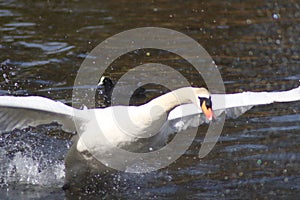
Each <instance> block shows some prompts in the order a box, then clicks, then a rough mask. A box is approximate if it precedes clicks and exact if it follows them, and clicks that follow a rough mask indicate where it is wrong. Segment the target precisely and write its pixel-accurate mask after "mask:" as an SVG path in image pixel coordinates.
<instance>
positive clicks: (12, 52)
mask: <svg viewBox="0 0 300 200" xmlns="http://www.w3.org/2000/svg"><path fill="white" fill-rule="evenodd" d="M0 5H1V6H0V16H1V18H0V31H1V34H0V37H1V43H0V52H1V53H0V62H1V64H2V66H1V68H0V72H1V76H0V93H1V95H22V96H24V95H40V96H45V97H49V98H51V99H55V100H60V101H62V102H64V103H67V104H70V103H71V94H72V85H73V82H74V79H75V77H76V73H77V70H78V68H79V66H80V64H81V63H82V61H83V59H84V58H85V56H86V55H87V54H88V52H90V51H91V50H92V49H93V48H94V47H95V46H96V45H97V44H99V43H100V42H101V41H103V40H104V39H106V38H108V37H110V36H112V35H114V34H116V33H119V32H121V31H124V30H127V29H130V28H136V27H143V26H157V27H165V28H171V29H174V30H177V31H180V32H183V33H185V34H187V35H188V36H190V37H192V38H194V39H195V40H197V41H198V42H199V43H200V44H201V45H202V46H203V47H204V48H205V49H206V50H207V51H208V52H209V54H210V55H211V56H212V57H213V59H214V60H215V62H216V64H217V65H218V67H219V70H220V72H221V74H222V78H223V80H224V82H225V87H226V91H227V92H228V93H230V92H242V91H247V90H251V91H262V90H265V91H274V90H287V89H291V88H293V87H296V86H298V84H299V82H298V80H299V79H300V70H299V69H300V68H299V63H300V60H299V53H300V48H299V46H300V39H299V33H300V25H299V23H298V22H299V18H300V11H299V10H300V4H299V3H298V2H297V1H256V0H255V1H251V2H237V1H233V0H230V1H222V2H220V1H180V2H176V3H174V2H172V1H163V2H160V3H158V2H143V1H135V0H134V1H109V2H108V1H107V2H101V1H91V0H89V1H84V2H83V1H82V2H80V1H62V2H53V1H26V2H25V1H17V0H10V1H0ZM150 55H152V56H147V55H146V54H145V52H143V51H139V52H133V53H131V54H129V55H128V56H124V57H122V59H120V60H118V61H116V62H115V63H114V65H113V67H112V68H111V69H109V70H108V71H107V74H108V75H109V76H110V77H112V78H113V79H114V80H117V79H118V78H119V77H120V75H121V74H122V73H123V72H125V71H126V69H127V68H129V67H132V66H136V65H138V64H140V63H141V62H147V61H155V62H158V61H161V62H163V63H164V64H168V65H172V66H174V67H176V68H177V69H179V71H180V72H181V73H183V74H184V75H185V76H186V77H187V78H188V79H189V81H191V82H193V84H194V85H201V84H203V82H202V80H199V78H198V77H195V76H194V74H193V73H192V71H190V70H189V69H188V68H187V63H185V62H183V61H182V59H181V58H178V57H176V56H174V55H169V54H167V55H165V54H163V52H155V51H154V52H152V51H151V54H150ZM157 56H158V57H159V58H157ZM150 89H151V87H150ZM150 89H149V90H148V91H152V92H150V94H147V96H146V97H143V98H144V100H145V98H146V99H149V98H151V97H153V96H157V95H159V94H160V93H159V91H160V89H156V88H154V89H153V88H152V90H150ZM299 109H300V103H299V102H294V103H284V104H273V105H267V106H259V107H254V108H252V109H251V110H250V111H248V112H247V113H246V114H244V115H242V116H240V117H239V118H237V119H228V120H227V121H226V123H225V127H224V129H223V132H222V135H221V137H220V139H219V142H218V143H217V145H216V146H215V147H214V149H213V151H212V152H210V154H209V155H208V156H207V157H205V158H203V159H201V160H200V159H199V158H198V157H197V155H198V150H199V147H200V144H201V141H202V139H203V133H204V132H205V130H206V129H207V125H203V126H201V127H200V129H199V134H198V136H197V138H196V140H195V141H194V143H193V145H192V147H191V148H190V149H189V150H188V151H187V152H186V154H185V155H184V156H182V157H181V158H180V159H179V160H177V161H176V163H173V164H172V165H171V166H169V167H168V168H166V169H162V170H160V171H158V172H153V173H150V174H144V175H129V174H120V175H119V176H120V179H121V180H124V179H126V180H127V181H125V183H126V185H128V187H127V189H126V190H112V191H110V192H109V193H107V194H106V193H104V194H103V193H102V194H97V195H98V196H97V195H96V194H85V193H78V192H77V193H76V192H75V195H81V196H83V197H86V198H87V197H91V198H92V197H94V198H96V197H103V195H104V196H106V197H107V198H111V197H117V198H124V199H125V198H133V199H141V198H144V199H146V198H147V199H162V198H164V199H174V198H177V199H185V198H194V199H197V198H203V199H210V198H216V199H223V198H251V199H253V198H259V199H274V198H286V199H296V198H297V197H298V195H299V193H300V184H299V183H300V173H299V168H300V166H299V165H300V155H299V152H300V149H299V142H300V137H299V131H300V117H299ZM201 133H202V134H201ZM70 137H71V134H69V133H64V132H63V131H62V130H61V129H60V127H59V125H56V124H52V125H45V126H41V127H39V128H32V127H31V128H28V129H25V130H15V131H12V132H9V133H6V134H2V135H1V137H0V139H1V140H0V159H1V161H0V164H1V166H0V169H1V171H0V176H1V177H0V181H1V182H0V185H1V190H0V199H29V198H33V199H41V198H43V199H63V198H70V199H72V198H73V197H74V196H73V197H72V194H69V193H65V192H64V191H63V190H62V189H61V186H62V185H63V178H64V166H63V159H64V155H65V153H66V152H67V151H68V149H69V146H70V144H71V142H70ZM21 165H22V167H21Z"/></svg>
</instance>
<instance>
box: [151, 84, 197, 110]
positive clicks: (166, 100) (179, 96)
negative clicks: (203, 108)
mask: <svg viewBox="0 0 300 200" xmlns="http://www.w3.org/2000/svg"><path fill="white" fill-rule="evenodd" d="M196 98H197V96H196V94H195V92H194V89H193V88H191V87H185V88H180V89H177V90H174V91H172V92H169V93H167V94H164V95H162V96H160V97H157V98H156V99H153V100H151V101H150V102H148V103H147V106H150V107H152V108H155V107H156V108H161V110H162V111H163V112H165V113H169V112H170V111H171V110H172V109H174V108H175V107H177V106H179V105H182V104H188V103H196V101H197V99H196ZM155 110H157V109H155Z"/></svg>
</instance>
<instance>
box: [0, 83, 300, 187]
mask: <svg viewBox="0 0 300 200" xmlns="http://www.w3.org/2000/svg"><path fill="white" fill-rule="evenodd" d="M298 100H300V87H298V88H295V89H292V90H289V91H283V92H245V93H237V94H214V95H210V94H209V92H208V91H207V90H206V89H205V88H192V87H186V88H180V89H177V90H174V91H172V92H170V93H167V94H164V95H162V96H160V97H157V98H155V99H153V100H151V101H149V102H148V103H146V104H144V105H141V106H112V107H108V108H103V109H86V110H78V109H75V108H72V107H70V106H67V105H65V104H63V103H61V102H57V101H53V100H50V99H47V98H44V97H34V96H31V97H14V96H1V97H0V133H2V132H7V131H11V130H13V129H16V128H18V129H21V128H25V127H27V126H37V125H39V124H46V123H51V122H58V123H60V124H62V125H63V126H62V128H63V129H64V130H66V131H76V127H75V123H74V121H73V120H75V121H76V122H77V123H79V124H81V126H79V127H77V129H79V131H80V132H81V134H80V136H76V137H75V138H74V143H73V145H72V147H71V149H70V150H69V152H68V154H67V156H66V159H65V162H66V180H67V182H69V183H70V182H71V183H72V181H75V182H77V183H80V182H81V179H80V178H79V177H82V176H79V174H78V172H80V173H81V175H84V174H87V173H88V172H92V171H93V170H96V171H97V172H98V171H103V172H105V171H106V170H107V169H106V168H105V166H102V167H100V170H99V169H96V168H97V167H98V164H96V161H95V159H93V158H92V156H91V153H92V154H94V153H96V154H102V153H104V152H105V153H107V151H108V150H109V149H106V147H109V146H107V144H105V143H103V141H101V140H99V139H98V138H97V136H98V134H97V132H95V128H94V127H95V125H96V126H100V128H101V131H102V133H103V134H104V135H105V137H106V138H107V139H108V140H109V142H111V143H112V144H113V145H115V146H130V144H132V143H133V142H135V141H136V140H137V139H140V138H147V137H149V136H152V135H155V134H156V133H157V132H158V131H159V129H160V128H161V127H162V125H163V124H164V123H165V122H166V121H168V120H177V119H180V118H181V117H185V116H193V115H196V114H199V113H201V112H204V114H205V115H206V117H207V119H209V120H211V119H212V118H213V116H214V114H213V111H212V108H213V110H214V112H215V113H217V114H216V115H217V116H218V115H219V113H218V111H220V110H221V111H224V109H228V108H234V107H241V106H254V105H261V104H270V103H273V102H289V101H298ZM212 103H213V104H212ZM179 105H181V106H180V107H178V106H179ZM174 108H175V109H174ZM180 108H181V109H182V110H183V111H184V112H182V110H180ZM120 113H121V114H120ZM124 113H125V115H122V114H124ZM118 114H120V115H118ZM115 117H117V118H118V117H120V118H119V119H117V121H115V120H116V118H115ZM124 117H125V118H124ZM127 118H128V119H130V120H131V121H130V122H133V123H127V122H128V121H126V120H127ZM122 119H124V121H123V120H122ZM115 122H118V123H117V124H115ZM122 122H124V124H122ZM87 161H88V162H87Z"/></svg>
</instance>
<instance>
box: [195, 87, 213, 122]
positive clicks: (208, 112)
mask: <svg viewBox="0 0 300 200" xmlns="http://www.w3.org/2000/svg"><path fill="white" fill-rule="evenodd" d="M197 95H198V99H199V101H200V107H201V109H202V111H203V113H204V114H205V116H206V118H207V119H208V120H212V119H213V116H214V113H213V110H212V102H211V96H210V94H209V92H208V91H207V90H206V89H205V88H199V89H198V91H197Z"/></svg>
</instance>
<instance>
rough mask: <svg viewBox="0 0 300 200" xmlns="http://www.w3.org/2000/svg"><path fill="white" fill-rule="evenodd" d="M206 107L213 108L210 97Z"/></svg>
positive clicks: (206, 101)
mask: <svg viewBox="0 0 300 200" xmlns="http://www.w3.org/2000/svg"><path fill="white" fill-rule="evenodd" d="M205 105H206V107H207V108H212V102H211V97H209V99H206V100H205Z"/></svg>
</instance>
